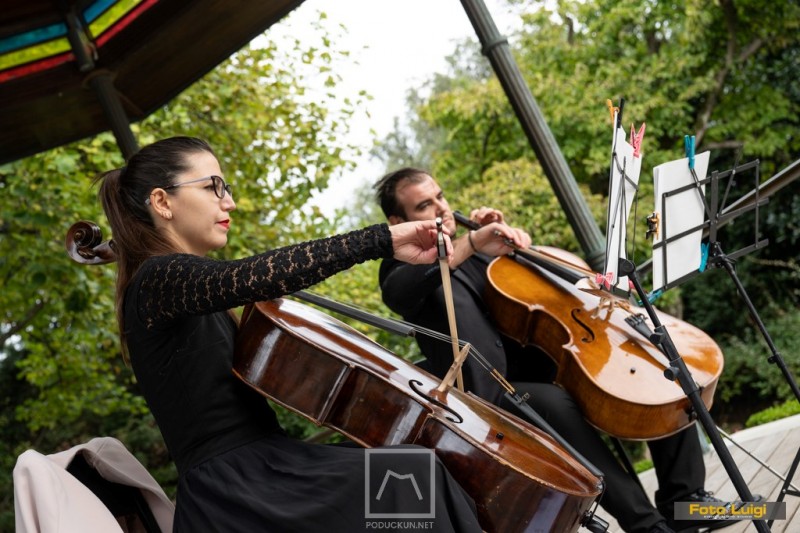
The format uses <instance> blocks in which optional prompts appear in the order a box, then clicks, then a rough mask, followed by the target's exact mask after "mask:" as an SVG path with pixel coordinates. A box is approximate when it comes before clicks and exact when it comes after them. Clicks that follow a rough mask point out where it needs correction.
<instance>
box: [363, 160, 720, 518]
mask: <svg viewBox="0 0 800 533" xmlns="http://www.w3.org/2000/svg"><path fill="white" fill-rule="evenodd" d="M375 189H376V191H377V199H378V201H379V203H380V205H381V208H382V209H383V212H384V214H385V215H386V217H387V219H388V221H389V223H390V224H401V223H407V222H408V221H419V220H427V219H430V218H434V217H442V218H443V219H444V223H445V226H446V227H448V228H449V229H450V232H451V235H454V234H455V230H456V228H455V220H454V217H453V213H452V211H451V209H450V207H449V205H448V202H447V200H446V198H445V195H444V192H443V191H442V189H441V188H440V187H439V185H438V184H437V183H436V181H435V180H434V179H433V178H432V177H431V176H430V175H429V174H428V173H427V172H425V171H423V170H420V169H415V168H403V169H400V170H397V171H395V172H392V173H389V174H387V175H386V176H384V177H383V178H382V179H381V180H379V181H378V182H377V183H376V184H375ZM471 219H472V220H473V221H476V222H477V223H478V224H479V226H480V228H479V229H477V230H474V231H470V232H469V233H468V234H467V235H466V236H462V237H460V238H458V239H454V241H453V247H454V254H453V255H454V257H453V260H452V261H451V263H450V265H451V266H450V268H451V270H452V273H451V279H452V292H453V300H454V302H455V306H456V313H455V314H456V317H457V329H458V333H459V337H460V338H461V339H462V340H464V341H466V342H468V343H470V344H472V345H473V346H474V347H476V348H477V350H478V351H479V352H481V353H482V355H483V356H484V358H486V359H488V360H489V361H490V362H491V364H492V365H493V366H494V368H496V369H497V370H498V371H500V372H501V373H502V374H503V375H504V376H507V372H508V370H509V360H508V359H507V350H508V349H510V348H511V347H510V346H509V345H508V343H506V344H504V339H503V337H502V336H501V334H500V332H499V328H498V326H497V324H496V323H495V322H494V321H493V319H492V317H491V316H490V315H489V313H488V310H487V307H486V305H485V302H484V300H483V295H484V289H485V286H486V284H487V274H486V273H487V263H488V262H487V261H486V256H501V255H505V254H508V253H510V252H511V251H512V248H510V247H509V246H507V245H506V244H505V242H508V241H513V243H515V244H518V243H523V247H527V246H528V244H530V237H528V235H527V234H526V233H525V232H524V231H522V230H520V229H516V228H512V227H510V226H508V225H507V224H506V223H505V221H504V219H503V215H502V213H500V212H499V211H497V210H495V209H490V208H481V209H478V210H476V211H474V212H473V213H471ZM380 283H381V290H382V292H383V300H384V302H385V303H386V305H387V306H388V307H389V308H391V309H392V310H393V311H395V312H397V313H398V314H399V315H401V316H402V317H403V318H404V319H405V320H407V321H408V322H411V323H414V324H417V325H419V326H422V327H425V328H429V329H433V330H436V331H440V332H443V333H447V332H448V323H447V321H446V320H445V318H444V317H445V316H446V315H445V312H444V309H445V302H444V295H443V291H442V284H441V277H440V275H439V272H438V270H437V269H436V268H433V267H430V266H416V265H409V264H407V263H404V262H403V261H401V260H397V259H386V260H384V261H383V263H382V264H381V269H380ZM412 287H413V290H412V289H411V288H412ZM542 289H543V290H544V289H545V288H544V287H543V288H542ZM418 342H419V345H420V348H421V350H422V352H423V353H424V355H425V356H426V358H427V359H428V362H429V364H430V365H431V367H432V371H433V373H434V374H437V375H442V374H443V372H444V371H446V369H447V368H448V367H449V366H450V361H452V357H453V355H452V351H451V350H450V347H449V346H448V345H447V344H446V343H439V342H436V341H435V340H433V339H429V338H425V337H419V338H418ZM528 371H529V373H528V374H527V375H525V376H523V377H522V378H520V377H519V376H517V379H518V381H514V379H513V378H512V384H513V385H514V386H515V388H516V389H517V391H519V392H520V393H521V394H522V393H528V394H529V399H528V403H529V404H530V405H531V406H532V407H533V408H534V410H536V411H538V412H539V414H540V415H542V416H543V417H544V418H545V420H546V421H547V422H548V423H549V424H550V425H551V426H553V427H554V428H555V429H556V431H558V432H559V433H560V434H561V436H562V437H564V438H565V439H566V440H567V441H568V442H569V443H570V444H572V445H573V446H574V447H575V449H577V450H578V452H580V453H581V454H582V455H583V456H584V457H586V458H587V459H588V460H589V461H590V462H592V463H593V464H594V465H595V466H596V467H598V468H599V469H600V470H601V471H602V472H603V473H604V474H605V480H606V484H607V490H606V493H605V495H604V496H603V498H602V499H601V501H600V505H601V506H602V507H604V509H606V510H607V511H608V512H609V513H610V514H611V515H612V516H614V517H615V518H616V519H617V521H618V522H619V524H620V526H621V527H623V528H624V529H625V530H626V531H629V532H640V531H641V532H654V533H655V532H665V531H671V530H672V529H673V528H674V529H684V528H686V527H691V526H692V525H693V524H690V523H687V522H685V521H679V522H677V523H676V522H675V521H674V520H673V518H674V514H673V512H672V508H673V505H674V502H677V501H704V502H718V503H719V502H720V500H717V499H716V498H713V496H711V495H710V493H708V492H706V491H705V490H703V485H704V481H705V469H704V464H703V460H702V451H701V448H700V443H699V440H698V438H697V434H696V432H695V430H694V429H693V428H690V430H689V431H681V432H678V433H677V434H675V435H672V436H670V437H667V438H664V439H660V440H654V441H650V442H648V445H649V447H650V451H651V453H652V456H653V461H654V464H655V467H656V472H657V475H658V480H659V489H658V491H657V492H656V505H657V508H656V507H654V506H653V505H652V504H651V503H650V501H649V499H648V497H647V495H646V494H645V493H644V491H643V489H642V488H641V486H640V485H639V484H637V483H636V481H635V480H634V479H633V478H632V477H631V476H630V475H629V474H628V473H626V472H625V471H624V470H623V469H622V467H621V466H620V463H619V462H618V461H617V460H616V458H615V457H614V456H613V454H612V453H611V451H610V450H609V449H608V447H607V446H606V445H605V444H604V442H603V441H602V439H601V438H600V435H599V434H598V432H597V431H596V430H595V429H594V428H593V427H592V426H590V425H589V424H588V423H587V422H586V420H585V419H584V416H583V413H582V412H581V411H580V409H579V408H578V405H577V404H576V402H575V401H574V399H573V398H572V397H571V396H570V395H569V394H568V393H567V392H566V391H565V390H564V389H562V388H560V387H558V386H556V385H553V384H551V383H543V382H534V381H541V380H542V379H543V378H542V377H541V376H534V375H533V374H532V372H530V369H528ZM464 380H465V383H466V386H467V389H468V390H472V391H473V392H475V393H476V394H478V395H479V396H482V397H483V398H485V399H487V400H489V401H491V402H493V403H496V404H497V405H499V406H501V407H504V408H507V409H510V410H512V411H513V410H514V409H515V408H514V406H512V405H510V404H508V403H507V402H506V400H505V398H503V397H502V396H501V394H500V393H501V391H500V389H499V387H498V385H497V384H496V383H495V382H494V380H492V379H491V378H490V376H489V375H488V374H487V373H486V372H485V371H484V370H483V368H481V367H480V366H478V365H476V364H474V363H470V362H467V364H466V365H465V366H464ZM520 380H521V381H520ZM731 523H732V522H730V521H729V522H719V523H717V522H715V523H713V524H711V523H708V522H705V523H703V524H702V525H703V526H705V527H708V526H709V525H711V526H712V527H714V528H718V527H723V526H726V525H731Z"/></svg>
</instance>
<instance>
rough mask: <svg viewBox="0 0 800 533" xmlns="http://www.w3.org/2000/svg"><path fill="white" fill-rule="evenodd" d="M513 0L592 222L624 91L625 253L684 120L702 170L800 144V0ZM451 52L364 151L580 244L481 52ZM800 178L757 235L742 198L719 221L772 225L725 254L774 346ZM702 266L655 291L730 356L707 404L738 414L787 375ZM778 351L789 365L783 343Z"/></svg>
mask: <svg viewBox="0 0 800 533" xmlns="http://www.w3.org/2000/svg"><path fill="white" fill-rule="evenodd" d="M511 3H513V4H514V5H515V7H516V8H518V9H520V10H521V11H522V12H523V21H524V25H523V27H522V29H521V30H520V31H519V32H516V33H515V34H513V35H511V36H510V38H509V42H510V47H511V50H512V53H513V57H514V59H515V61H516V63H517V65H518V66H519V70H520V72H521V73H522V75H523V77H524V78H525V81H526V82H527V86H528V87H529V88H530V90H531V93H532V94H533V96H534V98H535V100H536V102H537V104H538V106H539V108H540V109H541V111H542V115H543V116H544V118H545V120H546V122H547V125H548V126H549V128H550V130H551V131H552V133H553V135H554V137H555V139H556V141H557V143H558V145H559V147H560V150H561V152H562V153H563V155H564V158H565V159H566V161H567V163H568V165H569V167H570V169H571V171H572V173H573V175H574V176H575V178H576V180H577V181H578V183H579V185H580V186H581V190H582V192H583V194H584V197H585V198H586V200H587V203H588V205H589V206H590V209H591V211H592V213H593V215H594V217H595V220H597V221H598V225H599V226H600V227H601V229H604V227H603V226H604V222H603V221H604V220H605V204H606V203H607V189H608V175H609V164H610V154H609V147H610V141H611V133H612V127H611V123H610V116H609V111H608V109H607V105H606V101H607V100H608V99H610V100H612V101H613V103H614V104H615V105H618V104H619V102H620V100H621V99H622V98H624V99H625V106H624V111H623V125H624V126H625V129H626V130H628V129H629V128H630V126H631V125H635V126H636V127H637V129H638V126H639V125H640V124H641V123H643V122H645V123H646V124H647V127H646V134H645V137H644V143H643V167H642V172H641V179H640V191H639V195H638V196H639V197H638V200H639V204H641V205H640V206H638V207H635V209H638V211H635V212H634V213H632V223H631V225H630V226H629V228H630V229H631V230H632V231H633V232H635V237H634V238H633V239H632V244H630V243H629V247H628V250H629V255H630V256H632V258H633V259H634V260H635V261H637V259H638V261H642V260H643V259H644V258H646V257H647V256H649V255H650V250H649V243H648V242H647V241H646V240H645V238H644V233H645V230H646V229H647V228H646V225H645V224H644V217H645V216H646V215H647V214H649V210H650V208H648V207H642V206H651V205H653V201H652V200H651V198H652V194H653V189H652V180H651V179H648V176H652V168H653V167H654V166H656V165H659V164H661V163H665V162H668V161H672V160H675V159H678V158H680V157H683V156H684V151H683V137H684V135H695V136H696V137H697V152H698V153H699V152H702V151H705V150H709V151H710V152H711V163H710V167H709V168H710V171H713V170H718V171H725V170H728V169H730V168H731V167H732V166H733V164H734V163H735V162H736V161H739V162H740V163H744V162H748V161H752V160H756V159H757V160H759V162H760V172H761V180H760V181H761V182H763V181H764V179H766V178H767V177H770V176H772V175H774V174H775V173H776V172H777V171H779V170H781V169H783V168H785V167H786V166H787V165H788V164H790V163H791V162H793V161H794V159H796V157H797V154H798V153H800V137H798V135H797V131H800V128H799V126H800V114H799V113H798V111H800V91H798V85H797V83H796V76H795V74H794V71H795V70H796V68H794V65H796V64H797V60H798V57H800V32H798V31H797V29H798V25H799V24H800V6H798V4H797V2H773V3H770V4H769V5H768V6H767V5H766V4H764V3H763V2H757V1H755V0H725V1H721V2H712V1H711V0H679V1H677V2H656V1H653V0H622V1H620V0H591V1H583V0H581V1H573V0H561V1H559V2H557V3H555V4H543V3H541V2H529V1H524V0H515V1H513V2H511ZM548 6H552V7H548ZM451 65H452V69H451V72H449V73H448V74H447V75H444V74H441V75H437V76H435V77H434V78H433V79H432V80H430V82H429V83H428V85H427V86H426V88H428V89H430V96H428V97H423V98H421V97H419V96H418V95H415V96H414V97H413V98H409V111H410V117H409V118H408V120H407V123H408V124H409V126H410V131H396V132H393V133H392V135H390V136H389V137H388V138H387V139H385V140H384V142H383V143H382V144H381V145H380V146H379V147H378V148H377V149H376V151H377V152H378V153H379V154H382V155H383V158H384V161H385V162H387V164H389V166H390V167H391V168H394V167H396V166H397V164H399V163H402V164H407V163H409V162H414V161H415V160H416V161H418V162H419V163H417V164H418V165H419V166H424V167H426V168H428V169H430V170H431V171H432V173H433V175H434V176H436V177H437V179H438V180H439V181H440V183H441V184H442V186H443V188H444V189H445V191H446V192H447V195H448V200H449V201H450V204H451V206H452V207H454V208H457V209H460V210H462V211H469V209H471V208H474V207H479V206H480V205H491V206H493V207H497V208H499V209H501V210H503V211H504V212H505V213H506V215H507V219H508V220H509V221H510V222H511V223H512V224H514V225H519V226H522V227H524V228H526V229H527V230H528V231H529V232H530V233H531V235H532V236H533V238H534V242H535V243H536V244H551V245H555V246H558V247H561V248H565V249H567V250H570V251H573V252H578V251H579V250H578V249H577V241H576V239H575V237H574V236H573V235H572V232H571V230H570V229H569V228H568V226H567V224H565V218H564V216H563V215H562V209H561V208H560V206H559V205H558V203H557V201H556V199H555V196H554V194H553V192H552V190H551V188H549V187H548V185H547V183H546V181H545V180H544V175H543V172H542V170H541V169H539V167H538V165H537V163H536V162H535V159H536V158H535V154H534V152H533V150H531V147H530V144H529V142H528V140H527V138H526V137H525V135H524V133H523V131H522V129H521V127H520V125H519V121H518V119H517V117H516V115H515V113H514V111H513V109H512V108H511V106H510V104H509V103H508V102H507V97H506V95H505V94H504V91H503V89H502V87H501V85H500V83H499V81H498V80H497V79H496V77H495V76H494V75H493V74H492V72H491V70H490V69H489V68H487V66H488V61H486V59H485V58H482V57H479V56H478V52H477V49H475V48H474V47H469V46H465V47H462V48H461V49H459V50H458V51H457V53H456V54H454V56H453V58H452V61H451ZM735 181H736V183H734V184H733V185H732V188H731V193H730V197H729V198H728V202H729V203H730V202H731V201H733V200H736V199H738V198H739V197H740V196H742V195H743V194H744V193H746V192H748V191H750V190H751V189H752V188H753V187H754V186H755V184H756V181H755V180H754V176H752V175H747V176H737V179H736V180H735ZM725 185H727V183H723V186H725ZM798 190H799V189H798V185H797V183H795V184H792V185H791V186H790V187H787V188H785V189H783V190H781V192H780V193H779V194H777V195H775V196H773V197H772V198H771V199H770V203H769V204H768V205H767V206H766V207H765V208H763V209H762V211H761V216H760V219H759V221H758V224H759V230H760V233H759V235H757V236H754V228H755V226H756V221H755V218H754V216H753V214H752V213H751V214H748V215H742V216H740V217H739V218H738V219H737V220H735V221H734V223H732V224H730V225H729V226H727V227H726V228H724V230H723V231H722V232H721V233H720V235H719V240H720V242H721V243H722V244H723V246H724V249H725V251H727V252H734V251H736V250H739V249H743V248H745V247H747V246H749V245H751V244H753V243H754V242H755V241H756V240H758V239H762V238H767V239H769V246H768V247H767V248H766V249H762V250H759V251H757V252H755V253H752V254H748V255H745V256H744V257H742V258H740V259H739V260H738V261H737V262H736V265H735V268H736V272H737V274H738V276H739V277H740V278H741V280H742V283H743V285H744V287H745V288H746V290H747V293H748V295H749V297H750V298H752V300H753V302H754V304H755V307H756V309H758V311H759V312H760V313H761V316H762V319H764V320H765V322H767V324H768V326H769V330H770V331H771V333H772V336H773V338H774V339H783V341H782V342H783V343H785V344H784V346H785V348H786V349H788V348H789V347H791V346H795V345H796V343H792V341H793V340H795V337H796V335H795V334H794V333H793V331H796V329H797V327H796V326H797V324H796V323H797V321H798V316H800V315H799V314H798V311H797V310H798V307H800V306H799V305H798V304H799V303H800V283H799V281H800V279H799V278H798V274H800V270H799V269H798V265H799V264H800V262H799V260H800V257H799V256H798V250H800V246H798V224H797V220H798V219H800V204H798V202H800V195H798V194H797V192H798ZM635 205H637V204H635ZM629 237H630V235H629ZM714 266H722V264H721V263H717V264H716V265H712V268H710V270H709V271H708V272H704V273H702V274H700V275H698V276H696V277H695V279H693V280H691V281H690V282H688V283H687V284H685V285H683V286H681V287H680V288H678V289H672V290H670V291H667V292H666V293H665V294H664V295H662V297H661V298H660V299H659V300H658V302H657V303H658V306H659V307H660V308H661V309H663V310H665V311H667V312H669V313H671V314H674V315H677V316H680V317H683V318H685V319H686V320H688V321H690V322H692V323H693V324H696V325H698V326H699V327H701V328H702V329H704V330H705V331H707V332H708V333H709V334H710V335H712V337H713V338H715V339H718V343H719V344H720V345H721V347H722V348H723V351H724V353H725V356H726V365H727V366H726V369H725V372H724V373H723V376H722V379H721V381H720V384H719V386H718V388H717V390H718V394H717V401H716V404H715V409H716V410H717V412H720V411H721V412H723V413H725V414H726V415H730V416H737V415H738V417H739V418H741V417H742V416H746V414H747V413H749V412H752V410H753V409H758V408H760V407H761V406H763V405H764V404H767V405H768V404H769V403H770V402H775V401H779V400H780V399H782V398H783V397H784V396H783V395H784V394H785V392H786V390H787V389H786V387H787V386H786V384H785V380H783V378H782V377H781V376H780V375H779V372H777V369H775V368H774V366H773V365H769V364H766V363H764V356H763V342H762V341H760V340H759V338H758V337H757V336H754V335H748V334H746V333H745V332H746V331H752V330H753V328H754V325H753V321H752V318H751V317H750V316H749V314H748V313H747V312H746V310H745V309H744V305H743V304H742V300H741V299H740V296H739V295H738V294H737V291H736V288H735V285H734V284H733V283H732V281H731V280H730V278H729V277H728V276H727V275H726V274H725V273H724V272H719V271H717V270H718V269H716V268H713V267H714ZM643 281H645V285H646V282H647V281H648V280H646V279H645V280H643ZM792 328H794V329H792ZM773 329H774V331H773ZM756 353H758V354H760V356H759V357H754V356H755V354H756ZM788 358H789V359H791V360H792V362H791V363H790V366H791V368H793V369H796V364H797V362H796V361H794V356H793V354H790V355H789V356H788ZM756 360H757V361H758V362H757V363H756V362H755V361H756ZM756 382H757V383H756Z"/></svg>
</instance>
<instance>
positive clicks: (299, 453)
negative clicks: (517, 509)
mask: <svg viewBox="0 0 800 533" xmlns="http://www.w3.org/2000/svg"><path fill="white" fill-rule="evenodd" d="M174 530H175V531H177V532H192V533H195V532H206V531H209V532H211V531H225V532H228V531H242V532H247V533H252V532H255V531H264V532H273V531H275V532H281V533H283V532H318V531H320V532H322V531H324V532H329V531H330V532H342V533H345V532H346V533H352V532H359V531H365V532H373V531H380V532H389V531H397V532H400V531H403V532H407V531H436V532H472V531H475V532H479V531H481V529H480V526H479V524H478V520H477V516H476V510H475V504H474V502H473V501H472V499H471V498H470V497H469V496H468V495H467V494H466V493H465V492H464V490H463V489H462V488H461V486H460V485H459V484H458V483H457V482H456V481H455V480H454V479H453V478H452V477H451V476H450V474H449V473H448V472H447V470H446V469H445V467H444V465H442V464H441V463H440V462H439V460H438V459H436V457H435V455H434V454H433V453H432V452H431V451H430V450H428V449H426V448H422V447H418V446H406V445H403V446H391V447H383V448H375V449H364V448H360V447H355V446H341V445H326V444H310V443H306V442H303V441H299V440H296V439H291V438H288V437H285V436H281V435H273V436H270V437H268V438H266V439H262V440H259V441H256V442H253V443H251V444H248V445H245V446H241V447H239V448H236V449H233V450H231V451H228V452H226V453H224V454H221V455H219V456H217V457H214V458H213V459H210V460H208V461H205V462H203V463H201V464H199V465H197V466H195V467H193V468H191V469H189V470H188V471H187V472H186V473H184V474H183V475H182V476H181V478H180V480H179V482H178V496H177V505H176V513H175V529H174Z"/></svg>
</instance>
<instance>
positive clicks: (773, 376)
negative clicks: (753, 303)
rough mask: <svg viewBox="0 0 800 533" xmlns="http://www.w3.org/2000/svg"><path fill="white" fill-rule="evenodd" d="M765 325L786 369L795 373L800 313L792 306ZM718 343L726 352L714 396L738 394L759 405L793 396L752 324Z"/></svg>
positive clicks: (730, 397) (799, 369) (725, 398)
mask: <svg viewBox="0 0 800 533" xmlns="http://www.w3.org/2000/svg"><path fill="white" fill-rule="evenodd" d="M765 326H766V329H767V331H768V332H769V335H770V337H771V338H772V340H773V342H774V343H775V347H776V348H777V351H778V353H780V354H781V358H782V359H783V361H784V362H785V363H786V367H787V368H788V370H789V372H790V373H791V374H792V375H793V376H797V375H798V372H800V354H798V353H797V350H796V349H795V348H796V347H797V346H798V345H799V344H798V343H800V314H798V313H797V312H796V310H792V312H788V313H785V314H783V315H782V316H779V317H777V318H774V319H771V320H769V321H767V322H765ZM720 346H721V347H722V348H723V352H724V353H725V371H724V372H723V375H722V377H721V379H720V383H719V385H718V386H717V397H718V398H719V399H720V400H722V402H732V401H733V400H735V399H737V398H741V399H746V400H747V403H748V404H752V405H758V404H771V403H776V402H782V401H785V400H787V399H789V398H792V397H793V394H792V391H791V389H790V388H789V383H788V382H787V381H786V379H785V378H784V376H783V374H782V372H781V371H780V369H779V368H778V366H777V365H775V364H770V363H769V362H768V359H769V358H770V357H771V356H772V352H771V351H770V349H769V347H768V346H767V344H766V342H765V341H764V339H763V338H762V337H761V334H760V333H759V331H758V330H757V329H756V328H755V327H754V326H753V327H749V328H746V329H743V330H742V331H740V332H739V333H738V334H736V335H726V336H725V337H724V338H723V339H722V340H721V341H720ZM795 379H797V378H796V377H795Z"/></svg>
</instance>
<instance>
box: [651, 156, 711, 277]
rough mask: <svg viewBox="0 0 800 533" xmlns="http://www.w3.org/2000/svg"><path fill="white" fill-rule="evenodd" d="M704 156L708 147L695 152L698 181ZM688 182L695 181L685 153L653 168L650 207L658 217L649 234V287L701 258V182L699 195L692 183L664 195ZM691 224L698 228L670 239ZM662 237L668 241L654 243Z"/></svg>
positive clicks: (693, 268)
mask: <svg viewBox="0 0 800 533" xmlns="http://www.w3.org/2000/svg"><path fill="white" fill-rule="evenodd" d="M708 158H709V152H708V151H706V152H703V153H701V154H698V155H696V156H695V162H694V170H695V174H696V175H697V179H698V180H699V181H702V180H704V179H705V178H706V172H707V171H708ZM692 183H695V181H694V178H693V177H692V173H691V170H690V169H689V159H688V158H686V157H684V158H683V159H677V160H675V161H670V162H669V163H664V164H663V165H658V166H657V167H655V168H654V169H653V185H654V192H655V209H654V211H655V212H656V213H658V214H659V217H660V224H659V231H658V233H657V235H655V236H654V238H653V291H656V290H658V289H661V288H663V287H664V286H665V285H667V284H669V283H672V282H674V281H676V280H678V279H680V278H682V277H683V276H685V275H687V274H689V273H691V272H694V271H696V270H699V268H700V262H701V259H702V251H701V249H700V243H701V242H702V238H703V230H702V227H700V226H701V225H702V224H703V222H704V220H705V211H704V208H703V200H702V198H703V197H704V196H705V186H701V187H700V188H699V191H700V192H702V196H701V194H699V193H698V188H696V187H693V188H690V189H688V190H686V191H683V192H681V193H677V194H674V195H671V196H668V197H665V196H664V195H665V194H666V193H668V192H670V191H674V190H676V189H679V188H681V187H685V186H687V185H690V184H692ZM692 228H698V230H697V231H694V232H692V233H689V234H688V235H685V236H683V237H681V238H680V239H675V240H672V236H675V235H679V234H681V233H683V232H684V231H688V230H690V229H692ZM664 241H669V242H667V243H666V244H665V245H663V246H661V247H656V245H657V244H660V243H662V242H664ZM665 266H666V273H665V271H664V267H665Z"/></svg>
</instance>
